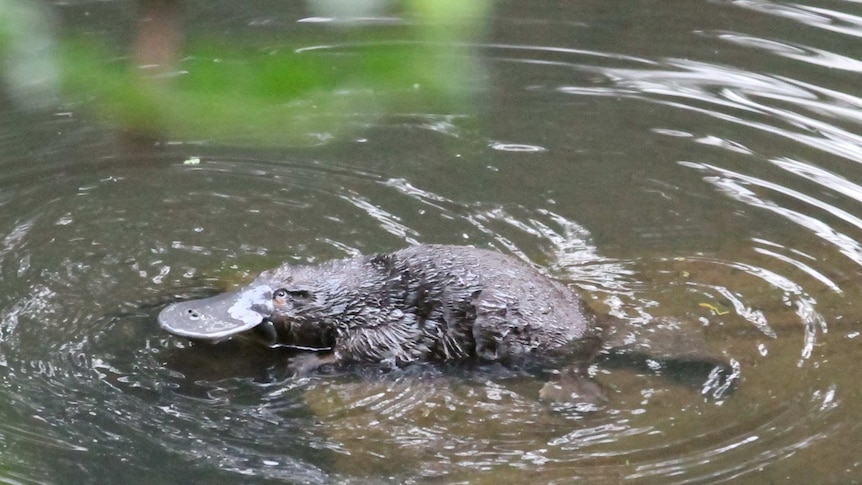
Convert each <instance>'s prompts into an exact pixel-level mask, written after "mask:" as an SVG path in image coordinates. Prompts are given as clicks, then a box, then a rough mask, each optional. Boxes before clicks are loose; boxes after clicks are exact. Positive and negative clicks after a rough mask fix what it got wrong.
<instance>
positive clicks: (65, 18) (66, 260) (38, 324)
mask: <svg viewBox="0 0 862 485" xmlns="http://www.w3.org/2000/svg"><path fill="white" fill-rule="evenodd" d="M50 7H51V9H52V10H51V11H52V12H53V14H54V15H55V16H56V22H57V24H58V27H57V28H58V29H60V30H63V29H68V30H73V29H83V30H84V31H86V32H88V33H89V34H90V35H92V36H95V37H97V38H106V39H111V40H112V41H116V42H122V41H128V39H129V38H130V37H131V35H130V34H129V33H128V32H127V31H126V30H124V29H128V28H131V27H130V26H131V25H134V15H132V14H131V13H129V12H130V10H129V9H128V7H129V5H127V3H126V2H118V1H116V2H62V3H57V4H52V5H51V6H50ZM378 15H379V17H377V18H376V20H375V18H372V19H366V20H365V22H366V25H372V26H374V25H379V28H380V29H388V28H390V27H391V26H392V25H393V24H398V23H399V22H400V21H401V20H399V14H398V12H380V13H379V14H378ZM185 18H186V22H187V24H186V25H187V28H188V31H189V32H190V34H189V35H194V32H201V31H218V32H220V33H222V34H223V35H226V36H235V38H237V39H242V38H246V37H248V38H259V37H260V36H262V35H263V36H266V35H276V34H278V35H280V36H289V35H291V33H293V32H299V33H302V35H308V33H309V32H311V33H313V34H314V35H316V36H317V37H315V39H316V41H315V42H309V43H308V45H306V46H304V47H305V48H307V49H308V52H310V53H311V52H314V53H316V54H314V55H349V53H350V52H351V48H354V47H357V46H355V45H352V44H350V43H349V42H346V41H344V39H343V38H341V37H339V42H338V43H336V42H328V41H326V39H327V35H330V30H327V29H331V28H332V23H333V22H326V21H324V20H326V19H321V18H320V16H319V15H318V14H316V13H314V12H312V11H310V10H308V9H306V8H305V7H304V6H303V5H299V4H297V5H286V4H281V3H279V4H277V5H272V4H268V3H267V2H249V3H248V5H245V6H244V7H242V8H238V7H236V6H235V5H234V4H232V3H224V4H221V3H215V4H213V3H212V2H189V3H188V4H186V5H185ZM312 20H313V21H312ZM486 23H487V25H486V27H487V31H486V32H484V33H482V36H481V37H480V38H478V39H476V40H471V41H470V42H468V43H466V44H464V43H461V44H457V45H452V46H451V52H450V53H449V54H448V55H449V56H460V57H462V58H464V59H466V60H468V61H469V63H470V65H471V66H472V67H473V68H474V69H475V73H476V76H477V77H475V78H474V79H473V80H472V81H471V82H470V83H469V85H466V86H463V90H464V92H466V93H467V94H468V96H467V98H465V99H469V100H470V101H469V102H465V104H464V105H463V106H462V109H458V108H457V107H455V108H453V107H448V108H446V109H430V108H429V109H427V111H416V110H408V109H406V108H405V109H403V110H400V109H397V107H396V108H394V109H391V110H389V111H386V112H380V113H377V114H378V116H374V117H364V116H363V117H359V116H357V115H356V113H349V112H345V113H343V114H342V115H341V116H343V117H344V118H345V120H347V122H346V125H347V128H344V129H339V130H338V131H333V132H332V133H319V135H320V136H318V137H316V138H314V139H313V140H312V139H311V138H309V139H305V140H304V141H302V140H299V141H296V140H293V141H291V142H290V143H285V144H283V145H280V146H276V145H267V146H256V145H254V144H253V143H241V142H236V143H224V142H221V141H219V140H213V139H207V138H183V137H181V136H173V137H172V136H170V134H168V135H166V136H165V137H164V138H163V139H160V140H159V141H147V140H144V141H141V140H140V139H137V138H135V137H134V136H130V135H129V133H128V132H127V130H124V129H122V128H121V127H119V126H116V124H114V123H113V122H111V121H110V118H108V119H105V118H101V117H100V116H99V115H98V113H93V112H92V111H90V110H88V109H87V106H86V104H85V103H84V104H82V103H80V102H78V101H76V102H72V101H67V102H65V103H61V106H60V107H58V108H57V109H51V110H48V111H47V112H45V111H32V110H31V109H29V108H26V107H23V106H22V105H21V104H20V103H19V102H17V101H15V99H14V97H13V96H11V95H9V96H5V97H3V98H2V101H0V126H2V130H0V133H2V135H0V166H2V171H0V173H2V174H0V206H2V211H0V315H2V317H0V389H2V390H0V477H3V480H4V481H8V482H10V483H16V482H18V483H30V482H108V481H111V482H116V481H131V482H142V481H158V482H164V483H180V482H188V481H190V480H195V481H207V482H216V483H220V482H224V483H227V482H231V483H234V482H236V481H239V480H242V481H247V482H257V481H260V482H263V481H266V480H267V479H277V480H282V481H286V482H297V483H332V482H354V481H367V482H371V483H377V482H394V483H416V482H426V481H440V482H446V483H452V482H470V483H485V482H489V483H490V482H499V481H500V480H505V481H508V482H512V483H535V482H537V481H538V482H543V483H566V482H569V481H572V480H573V479H575V478H585V479H590V480H592V481H594V482H596V483H617V482H619V481H621V480H624V479H628V480H635V483H687V482H698V483H716V482H724V481H730V480H735V481H741V482H743V483H755V482H756V483H764V482H770V481H779V480H782V481H783V480H788V479H791V480H795V479H799V478H800V477H805V478H806V479H808V480H812V481H814V482H818V483H829V482H831V483H835V482H841V483H845V482H852V481H856V480H859V479H860V477H862V472H860V470H859V467H860V461H859V458H858V456H857V455H858V453H857V451H856V445H855V444H856V443H858V442H859V441H860V439H862V428H860V425H859V424H858V423H859V422H860V418H862V416H860V410H862V393H860V391H859V386H858V382H857V379H856V378H855V374H854V372H853V369H854V368H855V364H856V361H857V360H858V357H859V355H860V352H862V348H860V339H862V336H860V332H862V327H860V319H862V312H860V310H862V309H860V308H859V304H858V299H857V298H856V297H855V295H857V294H858V293H859V291H860V286H862V279H860V275H862V247H860V244H859V242H858V241H859V239H860V234H862V187H860V185H859V182H858V181H859V180H862V167H860V164H859V162H860V161H862V137H860V135H859V133H860V121H862V117H860V114H859V113H860V107H862V88H860V87H859V86H860V85H859V83H858V75H859V71H860V66H862V60H860V59H859V58H858V52H859V45H860V44H859V42H860V39H859V37H860V36H862V10H860V8H859V7H858V4H856V3H854V2H822V3H816V4H807V5H806V4H794V3H784V2H771V1H735V2H724V1H714V2H682V3H680V2H670V3H669V2H648V1H643V2H627V3H625V4H619V5H616V4H613V5H612V4H609V3H608V2H592V1H580V2H554V1H539V2H529V3H525V2H497V3H495V4H494V5H493V7H492V9H491V10H490V12H489V17H488V18H487V19H486ZM297 35H298V34H297ZM300 38H302V39H306V38H308V37H300ZM321 39H323V40H321ZM387 42H388V41H387ZM310 55H311V54H310ZM438 60H439V59H438ZM286 129H287V130H289V129H291V127H286ZM240 141H241V140H240ZM195 159H196V161H195V162H192V163H190V162H191V161H192V160H195ZM416 243H446V244H472V245H476V246H479V247H485V248H493V249H496V250H499V251H501V252H504V253H508V254H512V255H514V256H515V257H518V258H522V259H524V260H526V261H528V262H530V263H532V264H534V265H536V266H537V267H539V268H541V269H542V270H543V271H545V272H546V273H548V274H549V275H552V276H553V277H556V278H559V279H561V280H563V281H565V282H567V283H569V284H571V285H572V286H573V287H575V288H577V289H578V290H579V291H580V293H581V294H582V295H583V296H584V297H585V298H586V299H587V300H588V301H589V302H590V304H591V306H593V307H594V308H595V309H597V310H598V311H603V312H611V313H613V314H615V315H617V316H620V317H622V318H623V319H625V320H626V321H627V322H628V323H629V324H630V325H631V327H632V328H634V329H639V330H640V331H649V328H650V327H649V325H650V321H651V319H652V318H654V317H659V316H676V317H679V318H682V319H684V320H685V321H687V322H689V325H691V326H692V327H694V328H697V329H698V331H700V332H702V334H703V335H704V338H705V339H706V342H707V344H708V346H709V348H710V349H711V350H713V351H714V352H716V353H718V354H720V355H722V356H724V357H725V358H727V359H728V360H731V361H733V362H734V363H735V365H737V366H738V369H739V371H740V379H739V382H738V387H737V390H736V392H734V393H732V394H729V395H723V396H720V397H719V398H715V397H711V396H705V395H703V394H702V393H701V392H699V389H696V388H690V387H687V386H681V385H679V384H676V383H674V382H672V381H669V380H668V379H664V378H662V377H661V376H658V375H656V373H654V372H649V371H634V370H631V369H625V368H616V367H610V366H602V365H597V366H595V367H594V368H593V371H594V373H595V377H596V379H597V380H599V381H600V382H601V383H602V384H603V385H604V386H605V387H606V388H607V390H608V391H609V396H610V403H609V404H608V406H607V407H606V408H604V409H603V410H600V411H597V412H592V413H583V412H578V411H577V410H573V409H565V408H555V407H553V406H549V405H548V404H546V403H543V402H541V401H539V400H538V398H537V395H538V390H539V389H540V388H541V385H542V382H541V381H539V380H537V379H535V378H530V377H525V376H519V375H505V373H502V374H501V373H495V372H482V371H479V372H452V371H447V370H446V369H433V368H432V369H418V370H416V369H414V370H409V369H408V370H405V371H403V372H395V373H390V374H386V375H376V374H374V373H370V374H371V375H353V374H348V375H341V374H328V375H320V376H315V377H311V378H303V379H296V378H293V377H292V376H290V374H289V372H288V371H287V369H286V362H287V360H286V359H287V357H288V356H287V355H285V354H284V353H280V352H277V351H260V350H259V349H257V348H255V347H253V346H249V345H247V344H245V343H242V342H236V343H232V344H229V345H226V346H221V347H214V348H212V347H200V346H192V345H190V344H189V343H187V342H185V341H183V340H181V339H177V338H174V337H171V336H168V335H166V334H164V333H163V332H161V331H160V330H159V329H158V326H157V324H156V322H155V315H156V314H157V313H158V311H159V309H160V308H161V307H162V306H164V305H165V304H167V303H168V302H171V301H175V300H176V299H178V298H190V297H199V296H205V295H210V294H213V293H215V292H216V291H219V290H222V289H225V288H227V287H229V286H231V285H233V284H236V283H238V282H241V281H244V280H246V279H248V278H249V277H251V276H253V275H254V274H256V272H258V271H260V270H262V269H265V268H268V267H272V266H275V265H276V264H279V263H280V262H282V261H293V262H296V263H314V262H319V261H324V260H327V259H331V258H336V257H345V256H349V255H354V254H359V253H369V252H376V251H388V250H394V249H397V248H399V247H403V246H405V245H408V244H416Z"/></svg>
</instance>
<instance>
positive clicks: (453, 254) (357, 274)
mask: <svg viewBox="0 0 862 485" xmlns="http://www.w3.org/2000/svg"><path fill="white" fill-rule="evenodd" d="M158 320H159V324H160V325H161V327H162V328H164V329H165V330H167V331H168V332H171V333H173V334H176V335H180V336H183V337H187V338H190V339H193V340H198V341H200V340H203V341H219V340H224V339H227V338H230V337H232V336H234V335H236V334H239V333H243V332H246V331H248V330H251V329H254V332H255V333H257V334H259V335H262V336H264V338H265V340H266V341H267V343H268V344H270V345H271V346H287V347H293V348H300V349H306V350H313V351H314V352H309V353H307V354H306V355H305V358H304V359H300V360H299V363H298V364H297V365H296V368H297V370H298V371H300V372H307V371H309V370H312V369H314V368H315V367H317V366H318V365H320V364H323V363H328V362H335V363H351V362H370V363H389V364H392V365H404V364H408V363H411V362H416V361H431V360H438V361H446V360H454V359H470V358H474V359H479V360H482V361H503V362H505V361H509V360H513V359H516V358H522V357H526V356H529V355H531V354H537V355H540V356H544V355H546V354H548V353H549V351H554V350H555V349H561V348H565V347H568V346H575V347H577V344H578V343H579V342H586V341H591V340H596V339H597V337H596V336H597V335H599V334H600V333H601V331H602V330H603V329H601V328H600V325H599V322H598V321H597V317H596V315H595V314H594V313H593V312H592V311H591V310H590V309H589V308H588V307H587V306H586V304H585V303H584V302H583V300H582V299H581V298H580V297H579V296H578V295H577V293H575V292H574V291H573V290H572V289H571V288H569V287H567V286H565V285H563V284H561V283H559V282H557V281H555V280H553V279H551V278H549V277H547V276H545V275H543V274H542V273H540V272H539V271H537V270H535V269H534V268H532V267H530V266H529V265H527V264H526V263H524V262H522V261H520V260H518V259H515V258H513V257H511V256H506V255H503V254H500V253H496V252H493V251H489V250H484V249H477V248H473V247H467V246H444V245H417V246H412V247H408V248H405V249H402V250H399V251H395V252H393V253H389V254H377V255H372V256H360V257H354V258H348V259H340V260H334V261H330V262H326V263H323V264H320V265H315V266H294V265H283V266H281V267H279V268H276V269H274V270H270V271H265V272H263V273H262V274H261V275H260V276H259V277H258V278H256V279H255V280H254V281H253V282H251V283H250V284H248V285H246V286H245V287H242V288H240V289H238V290H236V291H233V292H230V293H224V294H221V295H217V296H214V297H212V298H206V299H202V300H193V301H186V302H179V303H175V304H172V305H169V306H168V307H166V308H165V309H164V310H162V312H161V313H160V314H159V317H158ZM599 347H600V345H599ZM595 350H596V351H597V350H598V347H596V348H595ZM576 369H581V370H583V367H576ZM575 373H577V374H580V373H582V372H580V371H576V372H575ZM566 392H568V391H566Z"/></svg>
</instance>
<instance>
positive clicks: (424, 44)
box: [57, 0, 488, 145]
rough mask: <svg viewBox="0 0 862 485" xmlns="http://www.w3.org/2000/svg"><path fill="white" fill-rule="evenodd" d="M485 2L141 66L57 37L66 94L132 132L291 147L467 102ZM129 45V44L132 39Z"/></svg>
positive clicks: (417, 3)
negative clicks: (394, 116)
mask: <svg viewBox="0 0 862 485" xmlns="http://www.w3.org/2000/svg"><path fill="white" fill-rule="evenodd" d="M487 7H488V3H487V2H486V1H484V0H481V1H471V2H456V1H454V0H445V1H435V0H413V1H406V2H403V4H401V5H400V8H401V14H400V15H402V16H403V17H404V18H405V19H407V20H406V21H404V22H403V23H400V24H397V25H394V26H393V25H386V26H385V27H382V26H381V25H379V24H378V25H375V24H374V23H367V24H366V23H362V22H357V23H354V24H351V23H345V25H338V24H336V25H326V26H322V27H321V28H322V29H324V30H325V33H326V34H327V36H326V37H324V38H323V39H321V36H320V35H317V36H316V38H315V39H314V40H303V39H297V38H294V37H293V36H291V35H290V34H291V32H283V34H281V35H283V37H285V38H284V39H273V38H257V39H255V38H244V39H237V38H226V37H219V36H213V35H208V36H203V35H200V36H195V35H193V34H189V37H188V38H187V39H186V41H185V42H184V43H183V45H181V46H178V49H179V52H178V55H177V56H176V57H177V58H178V59H179V61H177V63H176V65H174V66H172V67H171V68H170V69H169V70H167V71H154V70H149V69H145V68H141V67H139V66H136V65H134V61H133V59H132V57H131V56H129V55H128V54H127V53H123V52H116V51H115V50H114V49H112V48H111V47H110V46H109V45H108V44H107V42H106V41H105V42H100V40H99V39H98V38H97V37H93V36H87V37H84V36H77V37H76V38H73V39H65V40H63V41H62V42H60V43H59V46H58V47H59V48H58V49H57V58H58V61H59V65H60V72H61V73H62V84H63V92H64V93H65V95H66V97H67V99H69V100H74V101H75V102H77V103H79V104H80V105H81V106H82V107H83V108H84V109H85V110H87V111H92V112H94V113H97V115H98V116H99V117H102V118H104V119H106V120H109V121H110V122H112V123H116V124H118V125H120V126H121V127H123V128H124V129H126V130H128V131H132V132H136V133H141V134H146V135H153V136H162V137H169V138H173V139H183V140H206V141H210V142H216V143H231V144H256V145H261V144H263V145H285V144H286V145H292V144H307V143H315V142H319V141H320V140H321V138H327V137H332V136H338V135H339V134H341V133H344V132H345V131H347V130H350V129H352V128H356V127H361V126H363V125H365V124H367V123H368V122H371V121H373V120H374V119H376V118H379V117H381V116H385V115H386V114H387V113H393V112H410V113H414V112H419V113H439V112H446V113H450V112H458V113H463V112H465V111H469V107H470V101H471V100H470V96H469V93H470V91H471V88H472V87H474V86H475V85H476V83H478V82H481V78H482V76H481V75H480V70H479V68H478V67H477V66H476V65H475V59H476V57H475V56H474V55H471V54H470V53H469V52H468V49H469V47H468V46H469V44H470V42H471V41H472V40H473V38H474V37H475V36H477V35H481V33H482V32H483V23H484V21H485V9H486V8H487ZM125 49H126V50H128V47H126V48H125Z"/></svg>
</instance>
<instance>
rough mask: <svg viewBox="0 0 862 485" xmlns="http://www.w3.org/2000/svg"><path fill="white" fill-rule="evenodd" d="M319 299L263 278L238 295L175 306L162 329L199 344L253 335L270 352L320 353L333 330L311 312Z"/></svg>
mask: <svg viewBox="0 0 862 485" xmlns="http://www.w3.org/2000/svg"><path fill="white" fill-rule="evenodd" d="M319 296H320V295H318V294H317V292H316V291H314V289H313V288H312V287H311V286H310V285H303V284H297V283H294V282H293V281H292V279H291V278H283V277H281V278H274V277H273V276H272V275H271V274H270V273H268V272H265V273H263V274H262V275H261V276H260V277H258V278H257V279H256V280H255V281H253V282H252V283H250V284H249V285H247V286H244V287H242V288H240V289H238V290H236V291H232V292H228V293H222V294H220V295H216V296H213V297H210V298H204V299H200V300H190V301H184V302H179V303H174V304H172V305H169V306H167V307H165V308H164V309H163V310H162V311H161V312H160V313H159V317H158V320H159V326H161V327H162V328H163V329H165V330H167V331H168V332H170V333H172V334H174V335H179V336H181V337H186V338H189V339H192V340H196V341H209V342H219V341H222V340H226V339H229V338H231V337H233V336H234V335H237V334H239V333H242V332H245V331H248V330H251V329H254V331H255V333H257V334H258V335H259V336H260V337H263V339H264V341H265V342H266V343H267V344H268V345H270V346H287V347H296V348H306V349H309V350H310V349H315V350H321V349H325V348H327V347H331V346H332V339H333V336H332V335H333V330H332V329H330V328H328V327H327V325H326V324H325V323H324V322H323V321H321V320H320V319H319V318H317V319H315V318H314V317H313V315H310V313H311V314H313V313H314V311H313V309H314V308H315V307H316V304H317V300H318V298H319Z"/></svg>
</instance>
